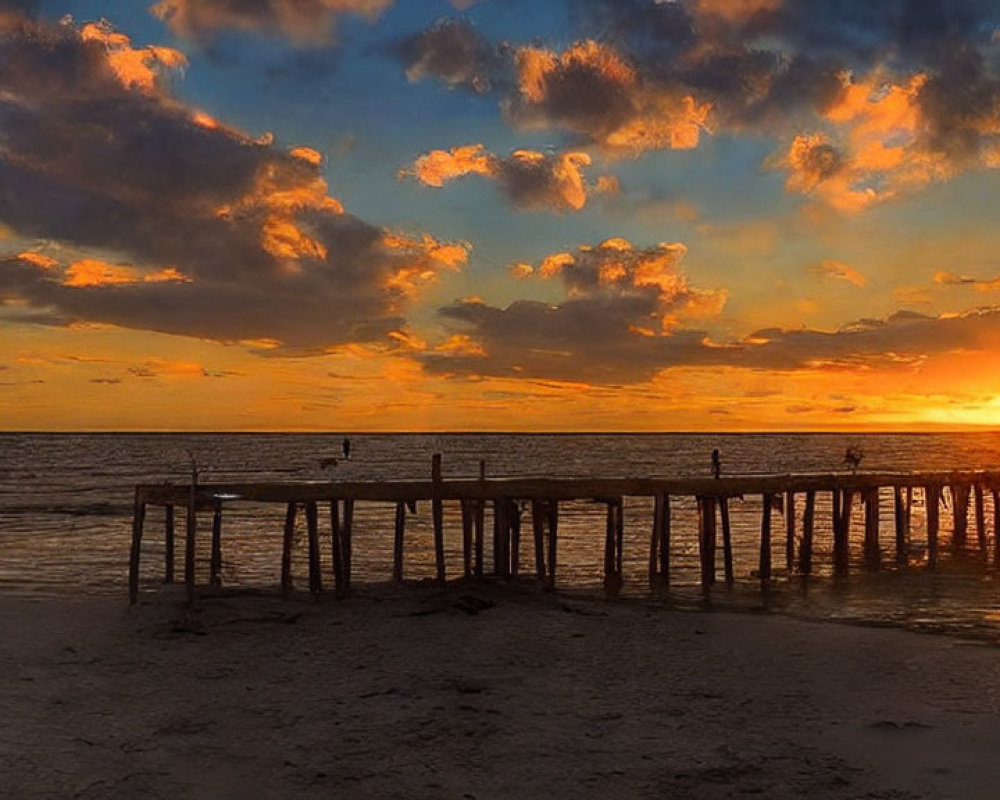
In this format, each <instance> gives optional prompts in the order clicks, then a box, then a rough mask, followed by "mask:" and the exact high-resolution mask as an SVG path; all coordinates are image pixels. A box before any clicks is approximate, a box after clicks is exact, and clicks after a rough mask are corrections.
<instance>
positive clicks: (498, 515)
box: [493, 497, 510, 578]
mask: <svg viewBox="0 0 1000 800" xmlns="http://www.w3.org/2000/svg"><path fill="white" fill-rule="evenodd" d="M509 533H510V527H509V524H508V522H507V498H506V497H498V498H496V499H495V500H494V501H493V574H494V575H495V576H496V577H498V578H506V577H507V576H508V575H509V571H510V557H509V555H508V553H507V548H508V547H509V544H510V539H509Z"/></svg>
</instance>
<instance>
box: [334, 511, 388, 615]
mask: <svg viewBox="0 0 1000 800" xmlns="http://www.w3.org/2000/svg"><path fill="white" fill-rule="evenodd" d="M330 555H331V560H332V561H333V588H334V591H335V592H336V593H337V596H338V597H340V596H342V595H343V594H344V592H345V591H346V589H345V587H344V543H343V537H342V536H341V535H340V502H339V501H337V500H331V501H330ZM394 567H395V565H394ZM400 568H402V561H400Z"/></svg>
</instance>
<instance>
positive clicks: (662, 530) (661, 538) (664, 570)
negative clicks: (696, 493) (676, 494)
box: [649, 492, 670, 588]
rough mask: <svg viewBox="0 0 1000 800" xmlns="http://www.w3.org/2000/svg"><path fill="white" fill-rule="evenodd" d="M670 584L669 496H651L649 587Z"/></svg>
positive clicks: (659, 494) (660, 494) (660, 493)
mask: <svg viewBox="0 0 1000 800" xmlns="http://www.w3.org/2000/svg"><path fill="white" fill-rule="evenodd" d="M669 583H670V496H669V495H666V494H663V493H662V492H658V493H657V494H656V495H654V496H653V530H652V533H651V536H650V541H649V585H650V588H653V587H655V586H656V585H657V584H662V585H664V586H666V585H667V584H669Z"/></svg>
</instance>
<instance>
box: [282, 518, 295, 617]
mask: <svg viewBox="0 0 1000 800" xmlns="http://www.w3.org/2000/svg"><path fill="white" fill-rule="evenodd" d="M297 510H298V506H297V505H296V504H295V503H289V504H288V506H287V507H286V508H285V534H284V538H283V539H282V542H281V594H282V596H283V597H285V598H286V599H287V598H288V597H289V596H290V595H291V593H292V542H293V541H294V539H295V514H296V511H297Z"/></svg>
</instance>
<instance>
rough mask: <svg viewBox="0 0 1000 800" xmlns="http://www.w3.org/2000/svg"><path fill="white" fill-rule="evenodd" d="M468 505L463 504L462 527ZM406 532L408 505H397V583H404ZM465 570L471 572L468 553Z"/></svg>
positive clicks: (394, 561) (394, 565)
mask: <svg viewBox="0 0 1000 800" xmlns="http://www.w3.org/2000/svg"><path fill="white" fill-rule="evenodd" d="M466 505H467V504H466V503H463V504H462V511H463V515H462V525H463V528H464V526H465V514H464V512H465V510H466ZM405 530H406V503H404V502H402V501H400V502H398V503H396V524H395V529H394V531H393V539H392V579H393V581H394V582H395V583H402V582H403V533H404V531H405ZM465 561H466V563H465V569H466V574H468V570H469V559H468V553H466V560H465Z"/></svg>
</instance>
